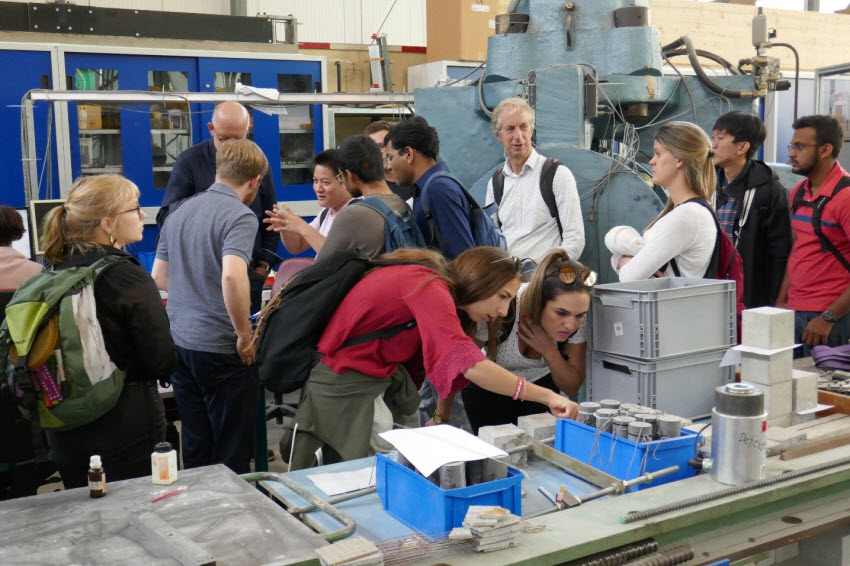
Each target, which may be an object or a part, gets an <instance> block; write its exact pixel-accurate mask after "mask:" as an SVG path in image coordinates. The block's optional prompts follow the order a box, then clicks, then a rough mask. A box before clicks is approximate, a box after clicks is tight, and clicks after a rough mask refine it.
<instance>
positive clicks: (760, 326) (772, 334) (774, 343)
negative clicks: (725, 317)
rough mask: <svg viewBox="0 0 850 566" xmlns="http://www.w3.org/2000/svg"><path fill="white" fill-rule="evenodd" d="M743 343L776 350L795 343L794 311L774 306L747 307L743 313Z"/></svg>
mask: <svg viewBox="0 0 850 566" xmlns="http://www.w3.org/2000/svg"><path fill="white" fill-rule="evenodd" d="M741 334H743V337H742V338H743V340H742V341H741V343H742V344H744V345H745V346H753V347H755V348H767V349H768V350H774V349H776V348H784V347H786V346H791V345H792V344H794V311H790V310H787V309H777V308H774V307H759V308H757V309H747V310H745V311H744V313H743V315H742V321H741Z"/></svg>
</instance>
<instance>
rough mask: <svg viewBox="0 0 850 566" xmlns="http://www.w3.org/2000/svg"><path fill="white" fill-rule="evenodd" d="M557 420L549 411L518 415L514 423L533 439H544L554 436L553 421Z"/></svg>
mask: <svg viewBox="0 0 850 566" xmlns="http://www.w3.org/2000/svg"><path fill="white" fill-rule="evenodd" d="M557 420H558V419H556V418H555V416H554V415H553V414H551V413H540V414H538V415H526V416H524V417H520V418H518V419H517V422H516V424H517V426H518V427H519V428H521V429H522V430H523V432H525V434H527V435H528V436H529V437H531V438H533V439H534V440H544V439H546V438H553V437H554V436H555V422H557Z"/></svg>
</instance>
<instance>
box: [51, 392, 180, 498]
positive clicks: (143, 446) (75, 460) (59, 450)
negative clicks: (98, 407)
mask: <svg viewBox="0 0 850 566" xmlns="http://www.w3.org/2000/svg"><path fill="white" fill-rule="evenodd" d="M163 440H165V411H164V410H163V408H162V399H160V397H159V392H158V391H157V389H156V385H155V384H153V383H152V384H142V383H139V382H129V383H125V384H124V389H123V391H122V392H121V396H120V397H119V398H118V403H117V404H116V405H115V407H113V408H112V410H110V411H109V412H108V413H106V414H105V415H103V416H102V417H100V418H99V419H97V420H96V421H94V422H91V423H89V424H87V425H83V426H81V427H78V428H75V429H74V430H69V431H64V432H53V431H48V432H47V442H48V444H49V445H50V454H51V456H52V458H53V461H54V463H55V464H56V467H57V468H59V474H60V475H61V476H62V483H63V484H65V488H66V489H70V488H74V487H83V486H86V485H88V469H89V458H90V457H91V456H92V455H94V454H98V455H100V458H101V460H102V462H103V470H104V472H106V479H107V481H117V480H125V479H130V478H138V477H142V476H146V475H150V473H151V453H152V452H153V448H154V446H156V444H157V443H158V442H162V441H163Z"/></svg>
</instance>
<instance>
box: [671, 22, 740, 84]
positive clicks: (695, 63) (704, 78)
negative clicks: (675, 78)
mask: <svg viewBox="0 0 850 566" xmlns="http://www.w3.org/2000/svg"><path fill="white" fill-rule="evenodd" d="M679 40H680V41H682V42H683V43H684V45H685V49H687V51H688V60H689V61H690V62H691V67H692V68H693V70H694V72H695V73H696V74H697V78H699V80H700V82H701V83H702V84H703V86H705V88H707V89H708V90H710V91H711V92H713V93H714V94H719V95H722V96H728V97H729V98H750V97H751V96H752V91H744V90H730V89H727V88H724V87H722V86H720V85H719V84H717V83H716V82H714V81H713V80H711V78H709V76H708V75H707V74H705V69H703V68H702V65H700V62H699V59H698V58H697V54H696V50H695V49H694V42H693V41H692V40H691V37H690V36H689V35H683V36H682V37H680V38H679ZM665 59H666V57H665Z"/></svg>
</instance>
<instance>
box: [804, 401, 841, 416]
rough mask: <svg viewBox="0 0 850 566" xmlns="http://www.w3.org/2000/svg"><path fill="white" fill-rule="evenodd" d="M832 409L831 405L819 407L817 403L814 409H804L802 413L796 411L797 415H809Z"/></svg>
mask: <svg viewBox="0 0 850 566" xmlns="http://www.w3.org/2000/svg"><path fill="white" fill-rule="evenodd" d="M832 407H833V405H821V404H820V403H818V404H817V407H814V408H812V409H804V410H802V411H797V414H798V415H808V414H810V413H820V412H821V411H825V410H827V409H831V408H832Z"/></svg>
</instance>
